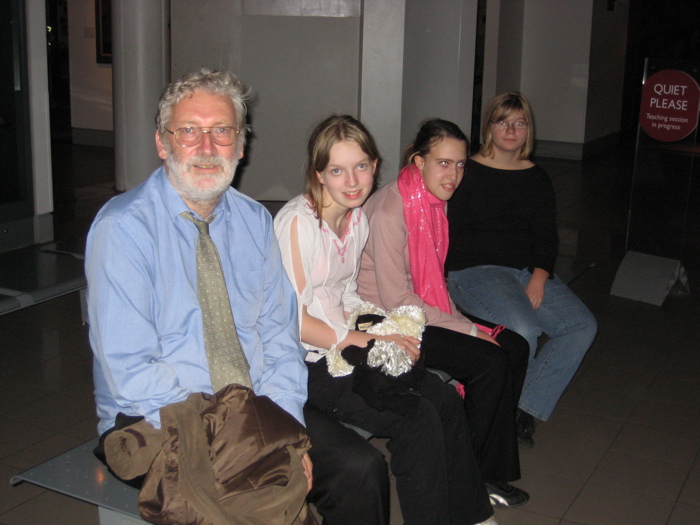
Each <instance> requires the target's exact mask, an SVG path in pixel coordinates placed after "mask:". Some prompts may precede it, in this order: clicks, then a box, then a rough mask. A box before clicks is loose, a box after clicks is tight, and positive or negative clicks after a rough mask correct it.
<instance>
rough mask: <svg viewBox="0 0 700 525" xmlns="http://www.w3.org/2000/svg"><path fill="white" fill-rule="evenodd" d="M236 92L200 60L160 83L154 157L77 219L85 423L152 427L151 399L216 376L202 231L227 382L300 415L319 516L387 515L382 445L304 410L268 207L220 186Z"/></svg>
mask: <svg viewBox="0 0 700 525" xmlns="http://www.w3.org/2000/svg"><path fill="white" fill-rule="evenodd" d="M245 99H246V92H245V89H244V88H243V86H242V84H241V83H240V82H239V81H238V80H237V79H236V77H234V76H233V75H232V74H231V73H229V72H227V71H214V72H211V71H209V70H207V69H202V70H200V71H198V72H195V73H190V74H188V75H185V76H183V77H182V78H180V79H179V80H177V81H175V82H173V83H172V84H170V85H169V86H167V87H166V88H165V90H164V91H163V94H162V95H161V99H160V102H159V104H158V114H157V117H156V126H157V130H156V134H155V141H156V147H157V151H158V155H159V157H160V158H161V159H163V166H162V167H160V168H159V169H157V170H156V171H154V172H153V173H152V174H151V175H150V177H149V178H148V179H147V180H146V181H145V182H144V183H142V184H141V185H139V186H137V187H136V188H134V189H132V190H130V191H128V192H126V193H124V194H122V195H119V196H117V197H115V198H113V199H112V200H110V201H109V202H108V203H107V204H106V205H105V206H104V207H103V208H102V210H100V212H99V213H98V215H97V217H96V218H95V221H94V223H93V225H92V227H91V229H90V233H89V235H88V242H87V249H86V260H85V268H86V274H87V280H88V290H89V292H88V311H89V318H90V344H91V346H92V349H93V353H94V372H93V375H94V381H95V398H96V402H97V415H98V417H99V419H100V421H99V424H98V432H99V434H100V435H101V436H103V437H104V436H106V435H108V434H109V433H110V432H113V431H114V429H115V426H116V427H118V428H119V427H121V426H122V423H123V422H124V421H126V422H133V421H137V420H139V419H141V420H145V423H147V424H149V425H150V426H152V427H154V428H155V429H159V428H161V419H160V418H161V414H160V410H161V409H162V408H164V407H168V406H170V405H173V404H175V403H179V402H182V401H184V400H186V399H187V398H188V397H189V396H190V394H192V393H198V392H202V393H204V394H205V395H207V394H214V393H216V391H219V390H222V388H221V384H222V383H221V381H220V380H218V379H217V378H216V377H215V376H218V375H219V373H220V372H219V370H220V367H219V366H218V364H214V363H218V361H216V360H215V359H217V358H218V357H215V358H213V357H212V355H213V354H212V351H211V349H210V343H209V341H210V340H211V335H210V334H211V328H210V327H208V326H207V322H210V321H209V314H207V313H206V312H204V313H203V308H202V305H205V304H206V299H205V300H204V302H202V297H201V290H200V289H202V288H205V286H204V285H203V284H202V281H201V275H198V274H199V271H200V267H201V264H199V263H200V262H201V261H200V259H199V255H200V249H201V243H202V238H206V237H209V239H207V240H206V241H205V242H208V243H209V244H211V242H212V241H213V246H214V249H213V251H214V252H218V265H219V266H220V274H223V281H224V284H223V288H224V292H225V293H226V291H227V293H228V298H227V300H224V302H223V303H219V304H225V309H226V310H228V311H230V314H229V313H228V312H227V315H228V318H229V319H230V317H231V314H232V317H233V322H231V333H233V337H228V336H227V337H226V338H224V339H237V341H236V343H235V344H234V346H236V347H237V352H238V354H237V355H238V357H236V358H234V359H233V360H234V361H236V362H244V363H245V366H244V367H243V368H244V371H243V372H242V374H243V376H241V377H244V378H245V379H244V380H242V381H240V383H241V384H244V385H245V386H249V387H250V388H251V389H252V390H253V392H254V393H255V394H256V395H257V396H267V397H268V398H269V399H271V400H272V401H273V402H274V403H276V404H277V405H278V406H279V407H281V408H282V409H283V410H284V411H286V412H287V413H288V414H290V415H291V416H293V417H294V418H295V419H296V420H297V421H298V422H299V423H301V424H302V425H304V424H306V426H307V429H308V433H309V435H310V437H311V440H312V447H313V448H312V450H311V451H310V452H309V453H305V454H303V456H302V457H301V464H302V466H303V470H304V473H305V475H306V478H307V480H308V490H312V487H313V491H312V492H311V495H310V498H311V499H312V501H315V502H316V504H317V507H318V509H319V511H320V512H321V513H322V514H324V515H326V517H327V519H328V522H333V523H353V522H354V523H357V521H354V520H355V519H356V518H357V515H358V514H357V512H358V511H357V509H356V508H355V502H356V501H357V498H362V500H364V503H366V512H368V513H371V514H372V515H373V517H372V518H371V519H370V518H367V519H366V520H364V521H363V522H364V523H386V519H387V516H388V496H387V494H388V490H387V488H386V486H385V481H384V480H386V465H385V464H384V461H383V458H382V457H381V454H379V453H378V452H377V451H376V449H374V448H373V447H371V446H369V445H367V443H366V442H365V441H364V440H362V439H361V438H359V436H357V435H356V434H354V433H353V432H352V431H351V430H349V429H347V428H345V427H342V428H338V427H337V423H335V422H331V421H330V420H326V418H325V416H323V415H321V414H316V413H309V412H305V411H304V403H305V401H306V395H307V368H306V366H305V365H304V362H303V356H304V350H303V348H302V347H301V345H300V342H299V325H298V322H299V320H298V319H299V318H298V313H297V302H296V296H295V293H294V289H293V288H292V286H291V285H290V283H289V281H288V279H287V274H286V272H285V270H284V267H283V266H282V263H281V260H280V253H279V247H278V245H277V240H276V237H275V234H274V232H273V229H272V217H271V216H270V214H269V213H268V212H267V211H266V210H265V208H264V207H263V206H262V205H260V204H259V203H258V202H256V201H254V200H253V199H250V198H248V197H246V196H245V195H242V194H241V193H239V192H238V191H236V190H235V189H233V188H232V187H231V182H232V180H233V177H234V174H235V171H236V167H237V165H238V161H239V160H240V159H241V158H242V157H243V153H244V146H245V142H246V133H247V130H248V127H247V125H246V106H245ZM209 253H211V252H209ZM214 259H216V257H214ZM219 266H217V268H218V267H219ZM218 279H221V276H220V275H219V276H218ZM229 303H230V304H229ZM228 307H230V308H228ZM207 311H208V310H207ZM217 315H218V314H217ZM227 333H228V332H227ZM205 336H206V338H207V339H205ZM236 336H237V337H236ZM205 341H206V343H205ZM241 351H242V354H243V355H242V356H241ZM234 353H235V352H234ZM226 359H227V358H226ZM226 366H228V364H227V365H226ZM217 381H218V383H217ZM228 382H230V381H228ZM233 382H235V383H238V382H239V381H233ZM224 384H226V383H224ZM217 385H218V386H217ZM305 419H306V420H305ZM120 422H122V423H120ZM300 455H301V454H300ZM311 458H313V459H314V464H313V465H312V461H311ZM317 458H318V459H317ZM312 472H313V474H312ZM314 479H315V480H316V482H314ZM358 491H359V492H358Z"/></svg>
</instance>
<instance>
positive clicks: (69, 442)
mask: <svg viewBox="0 0 700 525" xmlns="http://www.w3.org/2000/svg"><path fill="white" fill-rule="evenodd" d="M104 153H105V152H104V151H97V150H92V151H91V149H90V148H87V149H81V148H76V149H74V150H73V154H74V155H77V156H78V157H79V158H80V159H81V160H80V161H79V162H75V164H76V165H78V166H86V167H87V169H89V170H90V169H93V168H94V167H95V166H93V164H94V163H98V164H100V165H102V163H103V162H104V158H105V156H106V155H105V154H104ZM90 159H92V160H90ZM100 159H101V160H100ZM74 160H76V159H74ZM542 164H543V165H544V166H545V167H546V168H547V169H548V171H549V173H550V175H551V177H552V179H553V182H554V185H555V189H556V191H557V198H558V215H559V224H560V227H561V236H562V246H563V250H564V251H566V252H567V253H569V254H575V255H577V256H579V257H583V258H585V259H587V260H590V261H594V262H595V266H594V267H593V268H590V269H589V270H587V271H586V272H585V273H584V274H583V275H582V276H580V277H579V278H578V279H577V280H576V281H574V283H573V284H572V288H573V289H574V290H575V291H576V292H577V293H578V294H579V295H580V296H581V297H582V298H583V300H584V301H585V302H586V304H587V305H588V306H589V307H590V308H591V310H592V311H593V312H594V314H595V315H596V317H597V318H598V321H599V324H600V332H599V334H598V338H597V339H596V342H595V344H594V345H593V347H592V348H591V350H590V352H589V353H588V355H587V357H586V359H585V361H584V363H583V365H582V366H581V369H580V370H579V372H578V373H577V375H576V377H575V379H574V381H573V382H572V384H571V386H570V388H569V389H568V391H567V392H566V393H565V395H564V397H563V399H562V400H561V402H560V403H559V406H558V407H557V409H556V411H555V413H554V414H553V416H552V417H551V419H550V420H549V421H548V422H547V423H545V424H541V425H540V426H539V427H538V429H537V433H536V434H535V442H536V445H535V448H533V449H531V450H524V451H522V456H521V461H522V467H523V469H522V470H523V477H522V480H521V481H519V482H518V485H519V486H521V487H522V488H524V489H525V490H527V491H529V492H530V494H531V496H532V499H531V501H530V502H529V503H528V504H527V505H525V506H523V507H521V508H519V509H512V510H499V511H497V513H496V515H497V519H498V521H499V522H500V523H501V525H515V524H519V525H555V524H562V525H563V524H568V525H573V524H582V525H583V524H585V525H608V524H610V525H613V524H615V525H620V524H625V525H626V524H629V525H646V524H649V525H661V524H668V525H680V524H686V525H690V524H692V525H698V524H700V453H699V450H700V381H698V379H700V337H699V336H698V335H697V331H696V330H697V328H696V327H697V326H698V325H697V324H696V323H697V322H698V321H697V320H698V319H699V318H700V297H698V295H690V296H685V297H673V298H669V299H668V300H667V301H666V303H665V304H664V305H663V306H662V307H656V306H651V305H647V304H643V303H638V302H633V301H630V300H627V299H622V298H618V297H612V296H610V295H609V290H610V286H611V283H612V280H613V278H614V276H615V272H616V270H617V266H618V264H619V262H620V260H621V258H622V255H623V253H624V251H623V245H624V243H623V238H624V231H625V221H626V211H627V210H626V203H627V196H628V194H629V179H630V170H631V161H630V152H629V151H625V150H621V151H617V152H613V153H610V154H604V155H601V156H598V157H596V158H593V159H590V160H587V161H585V162H573V161H561V160H551V159H546V160H544V161H543V162H542ZM74 180H75V181H78V182H73V183H72V184H73V186H76V185H77V186H78V187H75V189H74V190H73V193H72V196H73V197H74V199H75V202H76V203H77V206H76V209H75V214H74V216H73V217H69V219H65V218H64V220H63V222H62V223H61V224H59V225H57V238H68V237H73V236H79V235H82V234H84V232H85V227H86V226H87V224H88V223H89V219H90V217H91V216H92V215H93V214H94V213H95V211H96V209H97V207H98V206H99V204H100V203H101V202H103V201H104V200H105V199H106V198H107V197H108V196H109V195H110V194H111V193H112V191H111V189H110V184H109V183H108V182H105V181H104V180H102V179H100V180H98V181H97V183H96V184H95V183H94V182H95V181H91V180H87V181H86V180H84V178H81V177H77V176H76V177H75V178H74ZM689 274H690V275H689V277H690V283H691V286H693V284H694V283H695V282H696V281H694V279H693V277H694V275H700V273H699V272H697V270H696V271H693V269H689ZM0 334H2V350H0V379H1V381H0V417H1V418H2V426H1V427H0V479H4V480H8V479H9V478H10V476H11V475H13V474H14V473H17V472H18V471H20V470H23V469H25V468H28V467H30V466H32V465H34V464H36V463H39V462H41V461H43V460H45V459H48V458H49V457H51V456H53V455H55V454H57V453H60V452H62V451H64V450H66V449H68V448H71V447H73V446H75V445H77V444H79V443H81V442H83V441H86V440H88V439H90V438H92V437H93V436H94V434H95V424H96V418H95V416H94V406H93V399H92V392H91V390H92V385H91V372H90V366H91V359H90V348H89V345H88V342H87V332H86V328H85V327H84V326H82V325H81V321H80V305H79V300H78V296H77V294H72V295H68V296H64V297H62V298H59V299H56V300H53V301H50V302H48V303H43V304H40V305H37V306H34V307H32V308H27V309H24V310H21V311H19V312H16V313H12V314H9V315H5V316H3V317H0ZM380 446H381V444H380ZM394 521H395V522H396V523H398V520H394ZM96 523H98V518H97V511H96V509H95V508H94V507H92V506H91V505H89V504H84V503H81V502H78V501H76V500H72V499H71V498H68V497H65V496H59V495H57V494H54V493H52V492H47V491H44V490H41V489H39V488H36V487H34V486H31V485H29V484H26V483H24V484H20V485H19V486H16V487H12V486H10V485H9V484H8V483H7V482H4V483H0V524H4V525H35V524H36V525H39V524H40V525H52V524H60V525H72V524H76V525H78V524H79V525H92V524H96ZM360 525H361V524H360Z"/></svg>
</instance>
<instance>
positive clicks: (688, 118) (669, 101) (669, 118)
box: [639, 69, 700, 142]
mask: <svg viewBox="0 0 700 525" xmlns="http://www.w3.org/2000/svg"><path fill="white" fill-rule="evenodd" d="M699 106H700V88H699V87H698V84H697V82H695V80H694V79H693V77H691V76H690V75H688V74H687V73H684V72H683V71H678V70H675V69H665V70H663V71H659V72H658V73H655V74H653V75H652V76H650V77H649V78H647V79H646V82H644V87H643V88H642V103H641V110H640V112H639V125H640V126H641V127H642V129H643V130H644V131H645V132H646V133H647V134H648V135H649V136H650V137H652V138H654V139H656V140H659V141H661V142H675V141H678V140H681V139H683V138H685V137H687V136H688V135H689V134H690V133H691V132H692V131H693V130H694V129H695V127H696V126H697V123H698V107H699Z"/></svg>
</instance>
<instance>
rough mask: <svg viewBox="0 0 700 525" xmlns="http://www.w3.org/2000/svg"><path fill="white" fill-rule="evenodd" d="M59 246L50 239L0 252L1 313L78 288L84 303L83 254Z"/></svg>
mask: <svg viewBox="0 0 700 525" xmlns="http://www.w3.org/2000/svg"><path fill="white" fill-rule="evenodd" d="M58 247H60V244H59V243H51V244H50V245H45V246H30V247H28V248H21V249H19V250H12V251H9V252H3V253H0V315H3V314H7V313H10V312H13V311H16V310H19V309H21V308H26V307H28V306H33V305H35V304H38V303H41V302H44V301H49V300H51V299H54V298H56V297H60V296H62V295H65V294H69V293H72V292H77V291H80V292H81V307H84V305H85V289H86V287H87V281H86V279H85V271H84V267H83V266H84V263H83V259H84V255H83V254H82V253H81V252H66V251H59V250H58V249H57V248H58ZM83 250H84V248H83ZM85 311H86V310H85V309H84V308H83V321H86V318H85V316H86V314H85Z"/></svg>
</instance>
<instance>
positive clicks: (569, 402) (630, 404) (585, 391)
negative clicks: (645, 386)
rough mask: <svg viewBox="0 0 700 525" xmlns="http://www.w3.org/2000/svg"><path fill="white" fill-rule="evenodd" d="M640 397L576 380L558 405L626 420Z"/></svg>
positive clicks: (561, 407) (590, 413)
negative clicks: (595, 386) (593, 386)
mask: <svg viewBox="0 0 700 525" xmlns="http://www.w3.org/2000/svg"><path fill="white" fill-rule="evenodd" d="M639 403H640V400H639V399H638V398H635V397H633V396H630V395H628V394H625V393H623V392H615V391H611V390H606V389H603V388H589V387H586V386H582V385H581V384H580V382H578V381H577V382H575V383H574V384H573V385H572V386H571V387H569V388H568V389H567V391H566V392H565V393H564V395H563V396H562V398H561V400H560V401H559V403H558V405H557V407H558V408H560V409H562V410H564V409H566V410H570V411H573V412H579V413H581V414H589V415H592V416H600V417H604V418H609V419H619V420H622V421H626V420H627V418H628V417H629V415H630V414H631V413H632V411H633V410H634V409H635V407H636V406H637V405H638V404H639Z"/></svg>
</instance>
